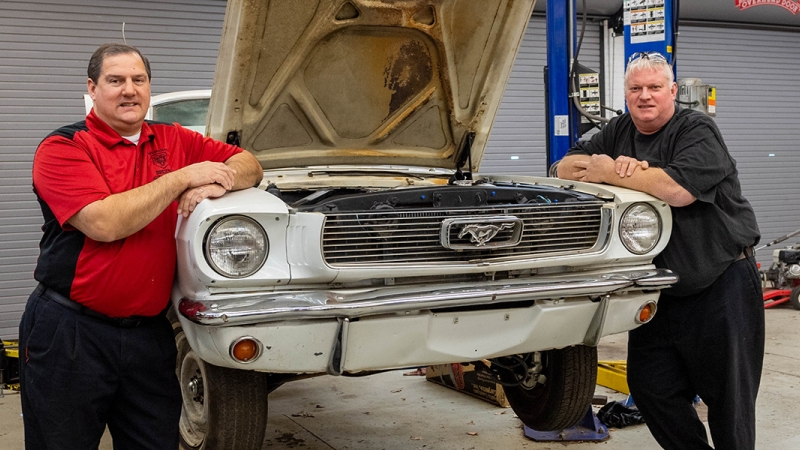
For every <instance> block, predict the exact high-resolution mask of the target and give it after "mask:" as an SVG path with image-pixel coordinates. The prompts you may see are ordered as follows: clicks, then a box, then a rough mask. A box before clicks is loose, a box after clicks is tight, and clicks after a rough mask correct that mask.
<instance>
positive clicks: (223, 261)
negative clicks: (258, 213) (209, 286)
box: [204, 216, 269, 278]
mask: <svg viewBox="0 0 800 450" xmlns="http://www.w3.org/2000/svg"><path fill="white" fill-rule="evenodd" d="M204 252H205V257H206V261H207V262H208V264H209V265H210V266H211V268H212V269H214V271H215V272H217V273H218V274H220V275H222V276H224V277H228V278H244V277H249V276H250V275H252V274H254V273H256V272H258V270H259V269H260V268H261V266H263V265H264V262H265V261H266V260H267V255H268V254H269V238H268V237H267V233H266V232H264V228H262V227H261V225H260V224H259V223H258V222H256V221H255V220H253V219H251V218H249V217H246V216H228V217H225V218H222V219H220V220H219V221H217V223H215V224H214V225H213V226H212V227H211V228H210V229H209V230H208V233H206V239H205V245H204Z"/></svg>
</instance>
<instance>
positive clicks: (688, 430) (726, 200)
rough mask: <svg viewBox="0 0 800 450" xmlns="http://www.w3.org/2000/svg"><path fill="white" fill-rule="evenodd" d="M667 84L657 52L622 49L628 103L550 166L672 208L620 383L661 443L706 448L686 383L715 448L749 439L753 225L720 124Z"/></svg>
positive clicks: (759, 342) (755, 382) (760, 347)
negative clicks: (650, 299)
mask: <svg viewBox="0 0 800 450" xmlns="http://www.w3.org/2000/svg"><path fill="white" fill-rule="evenodd" d="M677 89H678V88H677V85H676V84H675V82H674V80H673V73H672V68H671V67H670V65H669V63H668V62H667V60H666V59H665V58H664V56H663V55H661V54H659V53H655V52H653V53H639V54H634V55H632V57H631V59H630V60H629V62H628V68H627V70H626V73H625V101H626V103H627V106H628V110H629V112H628V113H626V114H623V115H622V116H619V117H616V118H614V119H612V120H611V122H610V123H609V124H608V125H607V126H605V127H604V128H603V129H602V130H601V131H600V132H599V133H597V134H596V135H594V136H593V137H592V139H591V140H589V141H582V142H579V143H577V144H576V145H575V147H573V148H572V149H570V151H569V152H568V153H567V155H566V156H565V157H564V159H563V160H562V161H561V162H560V163H559V165H558V176H559V177H560V178H565V179H570V180H578V181H587V182H594V183H607V184H612V185H615V186H622V187H627V188H631V189H636V190H639V191H643V192H647V193H649V194H651V195H653V196H655V197H657V198H659V199H661V200H663V201H665V202H666V203H668V204H669V205H670V206H671V207H672V216H673V217H672V237H671V238H670V241H669V244H668V245H667V247H666V248H665V249H664V251H663V252H662V253H661V254H660V255H659V256H658V257H657V258H656V259H655V260H654V263H655V264H656V266H658V267H664V268H668V269H671V270H672V271H674V272H676V273H677V274H678V276H679V281H678V283H677V284H676V285H674V286H673V287H671V288H670V289H667V290H665V291H664V292H663V293H662V295H661V298H660V300H659V305H658V309H659V311H658V314H657V315H656V316H655V318H654V319H653V320H652V321H651V322H650V323H648V324H647V325H645V326H642V327H640V328H637V329H635V330H633V331H631V332H630V333H629V340H628V384H629V387H630V389H631V393H632V395H633V398H634V401H635V402H636V404H637V406H638V407H639V410H640V411H641V413H642V416H643V417H644V418H645V420H646V423H647V426H648V427H649V428H650V431H651V433H652V434H653V436H654V437H655V439H656V440H657V441H658V443H659V444H660V445H661V446H662V447H664V448H667V449H680V450H687V449H710V448H712V447H710V446H709V444H708V438H707V436H706V431H705V427H704V426H703V424H702V422H701V421H700V420H699V419H698V417H697V413H696V412H695V410H694V408H693V406H692V400H693V399H694V398H695V395H696V394H697V395H699V396H700V397H701V398H702V399H703V401H704V402H705V403H706V404H707V405H708V423H709V428H710V430H711V437H712V439H713V442H714V445H715V446H716V448H719V449H722V448H725V449H753V448H755V403H756V395H757V393H758V386H759V383H760V380H761V368H762V363H763V358H764V301H763V297H762V293H761V277H760V275H759V273H758V269H757V267H756V263H755V259H754V258H753V250H752V249H753V245H755V244H756V243H758V240H759V238H760V235H759V231H758V225H757V223H756V218H755V213H754V212H753V209H752V207H751V206H750V204H749V203H748V201H747V200H746V199H745V198H744V197H743V196H742V193H741V186H740V185H739V179H738V172H737V170H736V162H735V161H734V159H733V158H732V157H731V155H730V153H729V152H728V149H727V147H726V146H725V143H724V142H723V139H722V136H721V135H720V132H719V129H718V128H717V126H716V124H715V123H714V121H713V120H712V119H711V118H709V117H708V116H706V115H704V114H702V113H700V112H697V111H692V110H687V109H681V108H679V107H677V106H676V105H675V95H676V93H677Z"/></svg>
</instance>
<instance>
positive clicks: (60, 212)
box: [33, 136, 111, 227]
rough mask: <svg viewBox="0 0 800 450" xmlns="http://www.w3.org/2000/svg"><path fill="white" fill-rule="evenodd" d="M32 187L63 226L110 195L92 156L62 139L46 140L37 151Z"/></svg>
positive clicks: (49, 138)
mask: <svg viewBox="0 0 800 450" xmlns="http://www.w3.org/2000/svg"><path fill="white" fill-rule="evenodd" d="M33 187H34V190H35V191H36V195H38V196H39V198H41V199H42V200H43V201H44V202H45V203H47V206H48V207H49V208H50V210H51V211H52V212H53V214H54V215H55V217H56V220H58V223H59V224H60V225H61V226H62V227H63V226H64V223H65V222H66V221H67V220H69V219H70V218H71V217H72V216H74V215H75V214H76V213H78V211H80V210H81V209H83V208H84V207H85V206H86V205H88V204H90V203H92V202H95V201H98V200H102V199H104V198H106V197H108V196H109V195H111V190H110V189H109V187H108V184H107V183H106V182H105V180H104V179H103V177H102V176H101V174H100V171H99V170H98V168H97V166H96V165H95V163H94V162H93V161H92V159H91V157H90V155H89V153H88V152H87V151H86V150H85V149H83V148H82V147H81V145H80V144H79V143H77V142H74V141H71V140H69V139H66V138H64V137H62V136H51V137H48V138H46V139H45V140H44V141H43V142H42V143H41V144H40V145H39V148H38V149H37V150H36V154H35V156H34V159H33Z"/></svg>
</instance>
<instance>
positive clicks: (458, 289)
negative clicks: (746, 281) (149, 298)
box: [177, 266, 678, 326]
mask: <svg viewBox="0 0 800 450" xmlns="http://www.w3.org/2000/svg"><path fill="white" fill-rule="evenodd" d="M677 279H678V277H677V275H675V274H674V273H672V272H671V271H669V270H666V269H655V268H653V267H652V266H645V267H636V268H625V269H617V270H612V271H609V270H604V271H595V272H580V273H570V274H567V275H537V276H534V277H528V278H519V279H509V280H502V281H493V282H486V283H480V284H477V285H472V284H468V283H451V284H447V283H440V284H434V285H430V284H428V285H422V286H419V285H412V286H407V285H402V286H385V287H380V288H365V289H342V290H318V291H286V292H274V293H268V294H250V295H241V294H239V295H236V296H233V295H224V296H223V295H220V296H218V297H216V298H214V299H210V300H193V299H186V298H183V299H180V300H179V301H178V302H177V307H178V311H180V313H181V314H182V315H183V316H184V317H185V318H187V319H189V320H191V321H193V322H195V323H198V324H201V325H216V326H231V325H248V324H258V323H267V322H275V321H284V320H297V319H326V318H337V319H355V318H359V317H366V316H375V315H380V314H398V313H400V314H402V313H408V312H417V311H424V310H435V309H442V308H452V307H467V306H479V305H492V304H499V303H504V304H505V303H510V302H511V303H513V302H522V301H530V300H558V299H563V298H568V297H569V298H574V297H589V298H593V299H594V298H600V297H602V296H604V295H608V294H611V293H621V292H626V291H654V290H660V289H664V288H667V287H669V286H670V285H672V284H674V283H675V282H677Z"/></svg>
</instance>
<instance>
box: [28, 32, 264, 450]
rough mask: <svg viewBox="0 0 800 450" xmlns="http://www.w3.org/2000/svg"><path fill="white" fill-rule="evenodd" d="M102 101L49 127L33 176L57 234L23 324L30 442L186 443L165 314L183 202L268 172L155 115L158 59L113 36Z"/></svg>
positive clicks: (50, 239)
mask: <svg viewBox="0 0 800 450" xmlns="http://www.w3.org/2000/svg"><path fill="white" fill-rule="evenodd" d="M88 75H89V79H88V81H87V84H88V90H89V94H90V95H91V97H92V99H93V100H94V108H93V109H92V111H91V112H90V113H89V115H87V116H86V120H84V121H82V122H78V123H75V124H72V125H69V126H66V127H62V128H60V129H58V130H56V131H54V132H53V133H51V134H50V135H49V136H47V137H46V138H45V139H44V140H43V141H42V143H41V144H40V145H39V148H38V149H37V151H36V156H35V158H34V163H33V188H34V192H35V193H36V195H37V199H38V201H39V203H40V205H41V208H42V215H43V216H44V222H45V223H44V225H43V227H42V230H43V231H44V235H43V237H42V241H41V243H40V255H39V260H38V263H37V266H36V271H35V273H34V278H35V279H36V280H37V281H39V286H38V287H37V288H36V290H35V291H34V292H33V293H32V294H31V296H30V298H29V300H28V304H27V306H26V309H25V313H24V315H23V317H22V322H21V324H20V348H21V350H23V352H24V356H23V357H22V358H21V364H20V369H21V370H20V381H21V392H22V410H23V420H24V424H25V441H26V448H27V449H62V448H63V449H84V448H85V449H90V448H93V449H96V448H97V445H98V443H99V441H100V438H101V436H102V434H103V432H104V430H105V427H106V426H108V428H109V430H110V432H111V435H112V437H113V439H114V447H115V448H142V449H170V450H174V449H176V448H177V446H178V422H179V419H180V410H181V393H180V388H179V386H178V380H177V378H176V376H175V357H176V349H175V342H174V339H173V335H172V328H171V325H170V323H169V321H168V320H167V319H166V317H165V315H164V311H165V309H166V308H167V304H168V301H169V296H170V290H171V287H172V282H173V277H174V273H175V263H176V249H175V240H174V232H175V226H176V223H177V217H178V214H182V215H183V216H188V215H189V214H191V212H192V211H193V210H194V208H195V206H196V205H197V204H198V203H199V202H201V201H202V200H204V199H205V198H208V197H220V196H222V195H224V194H225V193H226V192H227V191H230V190H237V189H243V188H247V187H252V186H255V185H257V184H258V183H259V182H260V181H261V177H262V176H263V175H262V170H261V166H260V164H259V163H258V161H257V160H256V159H255V157H253V156H252V155H251V154H250V153H248V152H244V151H242V150H241V149H239V148H237V147H234V146H231V145H228V144H224V143H221V142H218V141H214V140H212V139H210V138H205V137H203V136H201V135H200V134H198V133H196V132H194V131H191V130H188V129H185V128H182V127H180V126H179V125H177V124H164V123H157V122H150V121H145V120H144V117H145V114H146V113H147V110H148V108H149V106H150V64H149V62H148V60H147V58H145V57H144V56H143V55H142V54H141V53H140V52H139V50H137V49H136V48H134V47H130V46H127V45H121V44H105V45H103V46H101V47H100V48H98V49H97V51H95V53H94V54H93V55H92V57H91V60H90V61H89V67H88Z"/></svg>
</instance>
